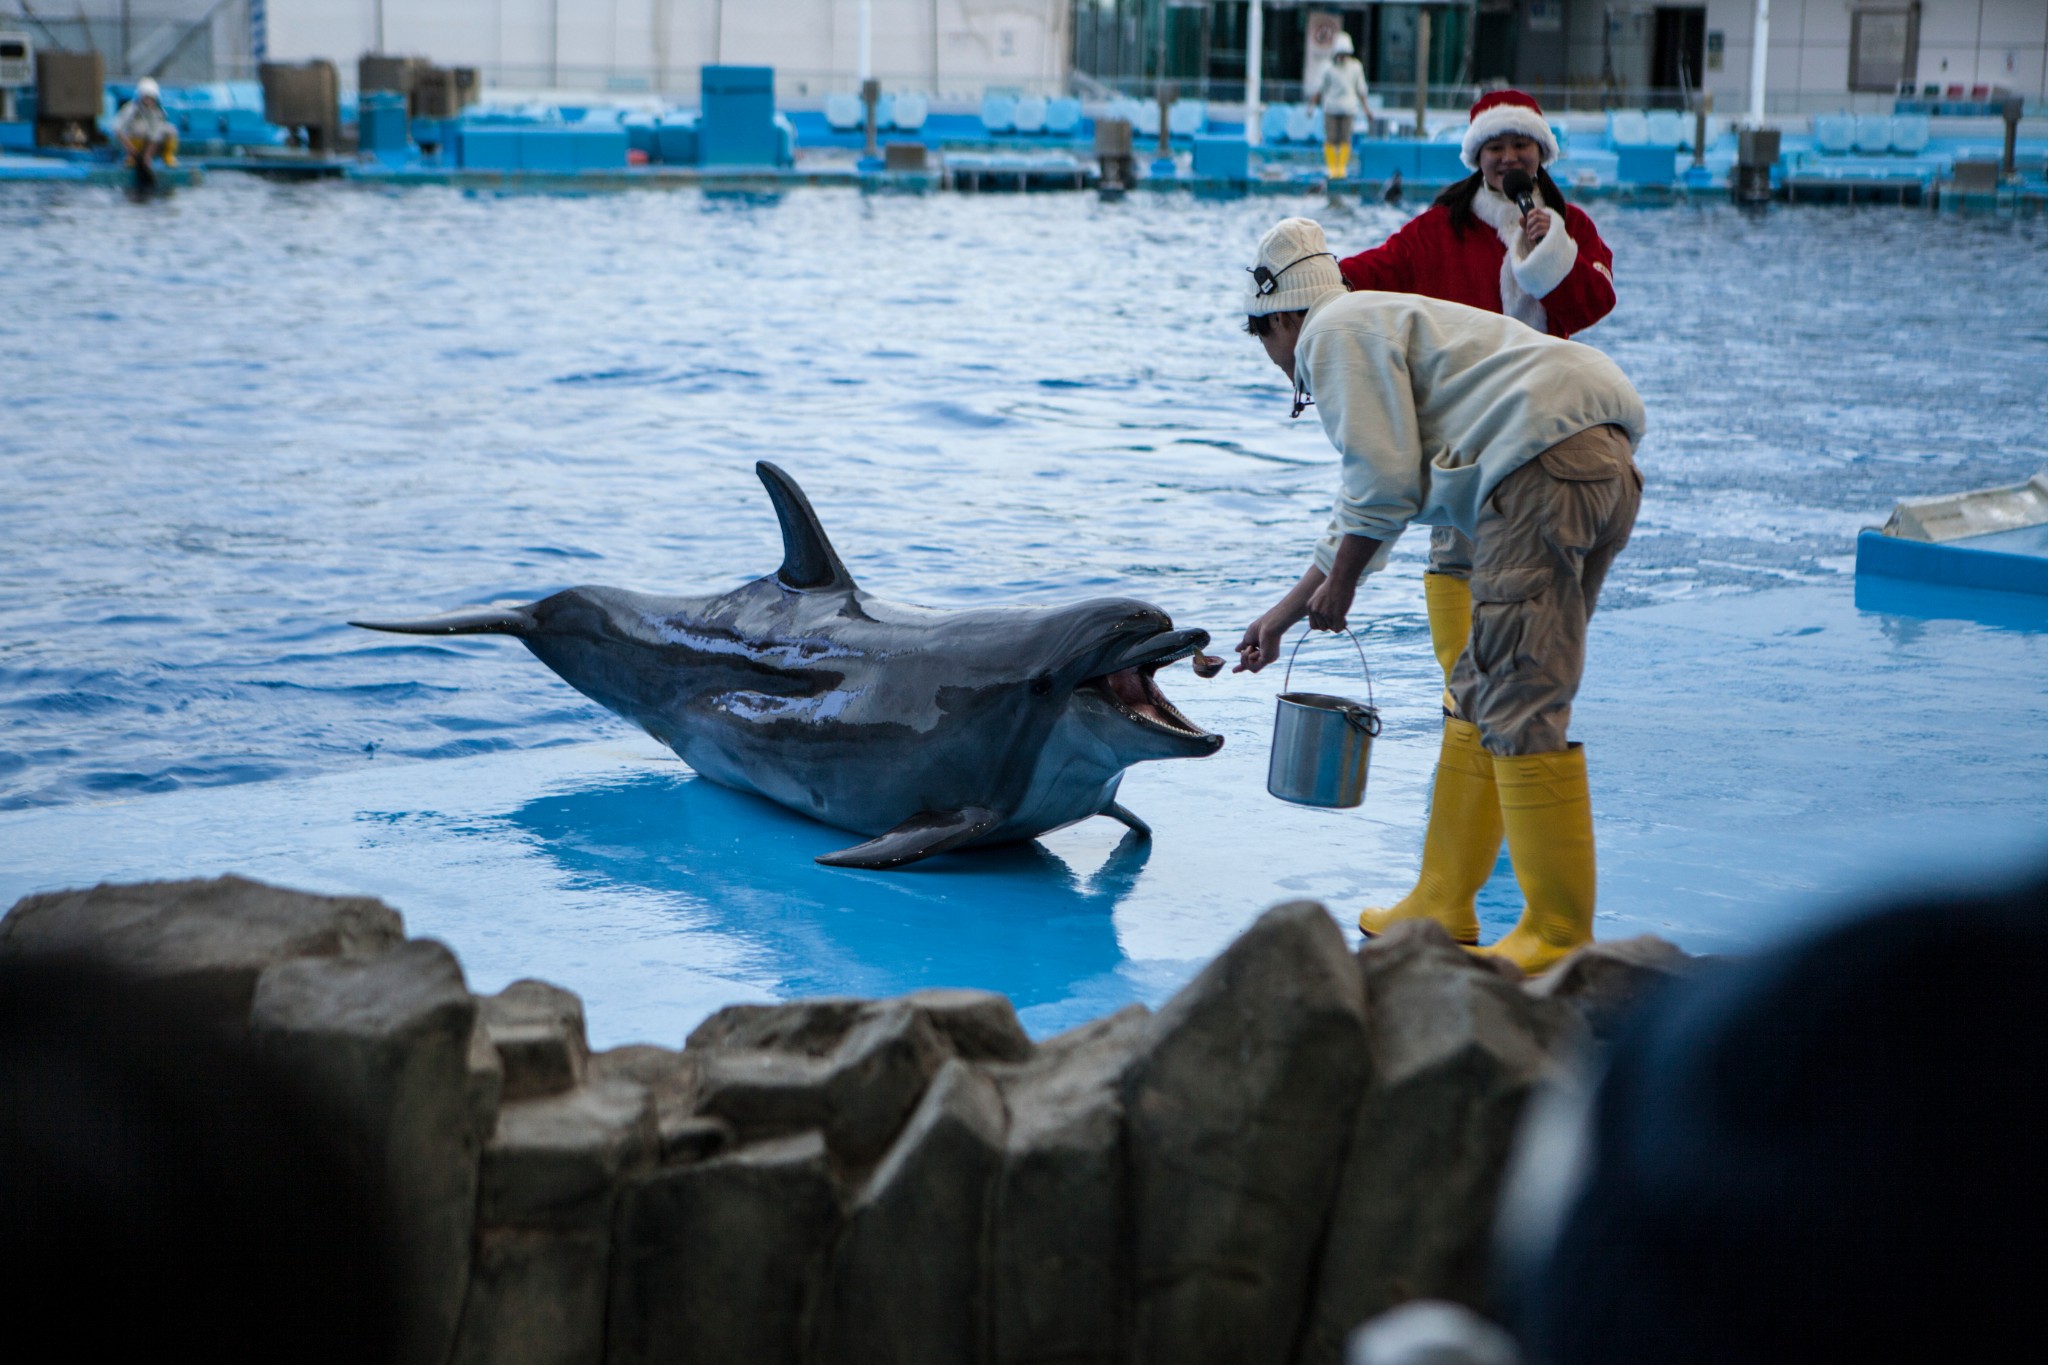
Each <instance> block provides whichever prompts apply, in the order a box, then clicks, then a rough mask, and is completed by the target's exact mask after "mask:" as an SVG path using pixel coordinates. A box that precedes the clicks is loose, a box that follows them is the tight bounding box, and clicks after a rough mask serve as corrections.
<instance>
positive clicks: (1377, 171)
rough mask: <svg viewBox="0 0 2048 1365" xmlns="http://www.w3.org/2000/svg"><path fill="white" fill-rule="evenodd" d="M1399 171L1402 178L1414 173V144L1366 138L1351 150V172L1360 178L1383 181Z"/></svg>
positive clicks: (1411, 175) (1410, 176) (1388, 139)
mask: <svg viewBox="0 0 2048 1365" xmlns="http://www.w3.org/2000/svg"><path fill="white" fill-rule="evenodd" d="M1396 171H1399V172H1400V173H1401V176H1402V178H1403V179H1408V178H1412V177H1413V176H1414V174H1415V144H1414V143H1412V142H1399V141H1395V140H1394V139H1392V138H1366V139H1365V140H1364V141H1362V142H1359V143H1357V144H1356V145H1355V146H1354V148H1353V150H1352V157H1351V174H1352V175H1353V176H1355V177H1357V178H1358V179H1360V180H1376V181H1381V182H1385V181H1388V180H1391V179H1393V177H1394V173H1395V172H1396Z"/></svg>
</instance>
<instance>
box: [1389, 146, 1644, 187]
mask: <svg viewBox="0 0 2048 1365" xmlns="http://www.w3.org/2000/svg"><path fill="white" fill-rule="evenodd" d="M1414 145H1415V179H1416V180H1418V181H1420V182H1421V183H1423V184H1425V185H1448V184H1450V183H1451V182H1453V181H1456V180H1463V179H1464V178H1465V177H1466V176H1468V175H1470V174H1472V172H1471V169H1470V168H1468V167H1467V166H1466V165H1465V162H1464V160H1463V159H1462V158H1461V157H1460V156H1459V150H1460V149H1459V144H1457V143H1455V142H1418V143H1416V144H1414ZM1666 155H1667V156H1668V155H1669V153H1666Z"/></svg>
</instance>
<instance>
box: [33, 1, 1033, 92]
mask: <svg viewBox="0 0 2048 1365" xmlns="http://www.w3.org/2000/svg"><path fill="white" fill-rule="evenodd" d="M6 2H7V0H0V4H5V3H6ZM267 8H268V11H269V25H268V27H269V39H270V55H271V59H272V60H273V61H300V60H303V59H306V58H310V57H329V58H333V59H334V60H335V61H336V62H337V63H340V64H341V65H342V66H343V67H344V70H345V71H347V72H348V74H349V75H353V67H354V62H355V58H356V56H357V55H358V54H360V53H363V52H369V51H382V52H388V53H392V54H395V55H410V54H415V53H417V54H419V55H422V56H426V57H431V58H433V60H434V61H436V62H437V63H440V64H442V65H445V66H474V67H478V68H480V69H481V70H482V72H483V76H484V80H485V83H486V84H487V85H489V86H491V87H493V88H496V89H499V90H598V91H609V92H612V93H618V94H628V93H642V92H644V93H649V94H659V95H663V96H666V97H669V98H679V99H683V100H694V99H695V98H696V96H697V71H698V68H699V67H701V66H703V65H706V64H708V63H717V62H725V63H734V64H739V65H754V66H772V67H774V68H775V84H776V94H777V95H778V97H780V98H783V99H786V100H791V101H793V102H795V103H798V104H801V103H805V102H807V101H810V100H816V99H820V98H822V97H823V96H824V95H826V94H827V93H829V92H832V91H842V90H843V91H848V92H852V91H856V90H858V89H859V70H860V65H861V62H860V55H861V30H862V24H861V18H862V12H863V10H866V11H868V12H869V13H870V14H871V16H872V18H871V21H870V22H871V24H872V49H873V63H874V75H875V77H876V79H878V80H880V81H881V82H882V86H883V88H884V89H885V90H920V91H927V92H931V93H934V94H938V95H941V96H958V97H962V98H967V99H974V100H978V99H979V98H980V97H981V94H982V93H983V91H985V90H987V89H989V88H991V87H994V88H1002V89H1013V90H1029V91H1037V92H1040V93H1062V94H1063V93H1065V86H1066V79H1067V72H1068V64H1069V61H1070V58H1071V54H1072V50H1073V43H1072V40H1071V38H1070V37H1069V29H1068V24H1067V18H1068V15H1069V14H1070V13H1071V11H1072V0H867V3H866V4H863V3H862V0H774V3H772V4H771V3H764V0H611V3H608V4H602V5H597V4H588V3H577V0H268V5H267Z"/></svg>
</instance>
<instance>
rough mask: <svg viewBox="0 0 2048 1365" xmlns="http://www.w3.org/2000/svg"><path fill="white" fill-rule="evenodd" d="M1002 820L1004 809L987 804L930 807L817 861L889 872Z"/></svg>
mask: <svg viewBox="0 0 2048 1365" xmlns="http://www.w3.org/2000/svg"><path fill="white" fill-rule="evenodd" d="M1002 822H1003V815H1002V812H1001V811H993V810H989V809H988V808H987V807H985V806H969V807H968V808H967V809H965V810H937V811H935V810H928V811H920V812H918V813H917V814H916V815H913V816H911V817H910V818H909V819H908V820H905V821H904V822H903V823H902V824H900V825H898V826H896V828H894V829H892V830H890V831H889V832H888V833H887V834H878V835H876V836H875V837H874V838H872V839H870V840H868V841H867V842H866V843H864V844H855V845H854V846H853V847H852V848H842V849H840V850H839V851H838V852H837V853H825V854H821V855H819V857H818V861H819V862H821V863H823V864H824V865H825V866H827V867H864V868H867V869H868V870H870V871H873V872H886V871H888V870H889V869H890V868H894V867H903V866H906V865H908V864H910V863H914V862H916V861H917V860H918V859H920V858H929V857H931V856H932V855H933V854H936V853H944V852H945V851H946V850H948V849H953V848H958V847H960V845H962V844H964V843H966V842H967V841H968V840H969V839H972V838H974V837H975V836H976V835H980V834H986V833H988V832H989V831H990V830H992V829H994V828H995V827H996V826H997V825H999V824H1001V823H1002Z"/></svg>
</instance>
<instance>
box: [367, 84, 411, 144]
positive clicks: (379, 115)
mask: <svg viewBox="0 0 2048 1365" xmlns="http://www.w3.org/2000/svg"><path fill="white" fill-rule="evenodd" d="M356 129H357V131H356V147H357V149H358V150H360V151H364V152H369V153H372V154H380V153H381V154H384V155H390V154H392V153H398V152H403V151H405V149H406V148H408V147H410V146H411V145H412V132H411V126H410V124H409V123H408V121H407V118H406V112H405V96H404V95H403V94H401V93H399V92H398V91H396V90H371V91H367V92H365V93H364V95H363V97H362V103H361V109H360V111H359V113H358V116H357V123H356Z"/></svg>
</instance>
